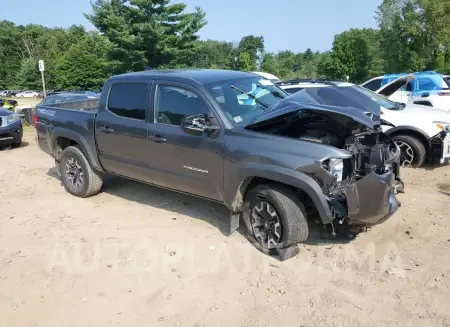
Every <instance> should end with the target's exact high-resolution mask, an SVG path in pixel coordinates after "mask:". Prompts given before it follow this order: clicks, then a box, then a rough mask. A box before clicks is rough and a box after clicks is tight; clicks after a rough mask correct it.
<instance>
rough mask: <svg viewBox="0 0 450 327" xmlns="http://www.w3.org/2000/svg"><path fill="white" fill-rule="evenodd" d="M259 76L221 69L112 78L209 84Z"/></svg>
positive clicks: (124, 75)
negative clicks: (186, 81)
mask: <svg viewBox="0 0 450 327" xmlns="http://www.w3.org/2000/svg"><path fill="white" fill-rule="evenodd" d="M255 76H257V75H255V74H252V73H247V72H239V71H234V70H220V69H168V70H146V71H142V72H134V73H127V74H122V75H116V76H113V77H111V78H110V80H115V79H128V78H130V79H136V77H138V79H141V78H142V79H143V80H147V79H154V78H158V77H164V78H165V79H171V80H186V79H188V80H191V81H196V82H198V83H200V84H209V83H215V82H220V81H226V80H230V79H234V78H245V77H255Z"/></svg>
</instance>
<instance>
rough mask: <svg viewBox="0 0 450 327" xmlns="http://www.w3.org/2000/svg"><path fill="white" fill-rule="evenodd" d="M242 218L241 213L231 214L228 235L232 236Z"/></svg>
mask: <svg viewBox="0 0 450 327" xmlns="http://www.w3.org/2000/svg"><path fill="white" fill-rule="evenodd" d="M240 219H241V213H240V212H239V213H233V212H232V213H231V214H230V226H229V230H228V236H231V234H233V233H234V232H235V231H236V230H237V229H238V228H239V220H240Z"/></svg>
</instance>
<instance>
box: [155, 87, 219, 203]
mask: <svg viewBox="0 0 450 327" xmlns="http://www.w3.org/2000/svg"><path fill="white" fill-rule="evenodd" d="M152 94H153V95H154V96H153V101H152V107H153V108H152V112H153V119H152V120H151V121H150V123H149V124H148V138H149V140H150V141H151V142H149V144H150V145H149V146H150V148H149V149H148V151H147V155H148V158H147V162H149V164H150V169H151V170H152V176H153V177H154V183H155V184H157V185H159V186H162V187H166V188H170V189H174V190H178V191H182V192H186V193H190V194H195V195H198V196H202V197H205V198H210V199H214V200H218V201H222V195H221V190H222V189H223V162H222V152H223V129H222V130H218V131H217V132H216V133H214V135H211V134H208V133H204V132H201V133H198V134H195V135H194V134H190V133H188V132H187V131H185V130H184V129H183V128H182V126H181V123H182V120H183V118H185V117H186V116H190V115H194V114H207V115H208V116H209V117H211V120H212V121H214V122H217V120H216V117H215V114H214V112H213V109H212V108H211V105H210V104H209V102H208V101H207V99H206V98H205V97H204V96H203V95H202V94H201V93H200V92H198V90H196V89H194V88H192V87H190V86H188V85H183V84H179V83H172V82H171V83H168V82H162V81H161V82H158V81H157V82H156V83H155V85H154V87H153V91H152Z"/></svg>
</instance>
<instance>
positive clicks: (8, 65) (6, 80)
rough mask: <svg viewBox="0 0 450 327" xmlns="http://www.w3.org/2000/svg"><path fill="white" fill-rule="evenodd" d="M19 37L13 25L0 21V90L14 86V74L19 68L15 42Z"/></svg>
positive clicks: (19, 60)
mask: <svg viewBox="0 0 450 327" xmlns="http://www.w3.org/2000/svg"><path fill="white" fill-rule="evenodd" d="M19 36H20V32H19V29H18V28H17V26H15V24H14V23H12V22H9V21H6V20H4V21H0V89H5V88H9V87H12V86H13V85H14V84H15V78H16V74H17V71H18V70H19V69H20V66H21V57H20V55H19V51H18V42H17V41H18V40H19Z"/></svg>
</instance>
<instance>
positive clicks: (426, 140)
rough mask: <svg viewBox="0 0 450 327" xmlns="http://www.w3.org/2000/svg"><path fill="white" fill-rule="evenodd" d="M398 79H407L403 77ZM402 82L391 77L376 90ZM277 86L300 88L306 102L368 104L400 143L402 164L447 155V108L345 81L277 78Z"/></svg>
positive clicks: (415, 164) (292, 90) (441, 158)
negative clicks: (404, 99) (392, 97)
mask: <svg viewBox="0 0 450 327" xmlns="http://www.w3.org/2000/svg"><path fill="white" fill-rule="evenodd" d="M401 81H402V82H404V83H407V80H406V79H402V80H401ZM404 83H399V81H398V80H395V81H393V82H391V83H389V84H387V85H386V87H385V88H381V89H380V90H378V91H377V92H381V93H383V91H386V88H389V89H390V90H391V91H394V92H395V88H401V87H402V86H403V85H404ZM279 86H280V87H281V88H282V89H284V90H285V91H286V92H288V93H290V94H292V93H296V92H299V91H301V90H303V91H301V92H300V94H301V96H302V97H303V101H304V102H306V103H310V102H312V103H315V102H319V103H321V104H332V105H338V106H344V107H354V108H369V109H370V111H372V112H376V114H377V115H380V116H381V121H382V124H381V127H382V129H383V131H384V132H385V133H386V134H387V135H389V136H390V137H391V138H392V139H393V140H394V141H395V142H396V143H397V145H398V146H399V147H400V149H401V151H402V157H401V162H402V165H403V166H413V167H420V166H422V165H423V164H424V163H425V162H428V163H441V164H442V163H444V162H446V161H448V160H449V159H450V134H449V133H448V132H449V130H448V128H449V127H448V126H449V125H450V111H449V110H446V109H438V108H431V107H429V106H425V105H419V104H414V103H402V102H394V101H391V100H389V99H387V98H386V97H384V96H382V95H380V94H378V93H375V92H372V91H370V90H368V89H366V88H364V87H362V86H359V85H354V84H351V83H346V82H330V81H324V80H319V81H317V80H291V81H285V82H281V83H279ZM394 86H395V88H394ZM344 96H345V97H344ZM380 108H381V111H380Z"/></svg>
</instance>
